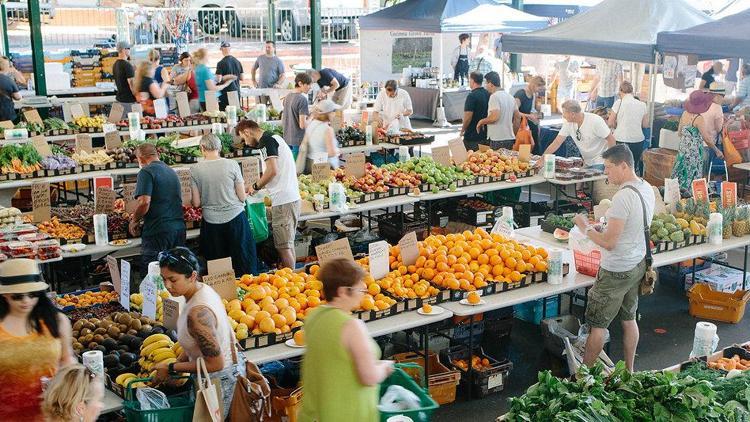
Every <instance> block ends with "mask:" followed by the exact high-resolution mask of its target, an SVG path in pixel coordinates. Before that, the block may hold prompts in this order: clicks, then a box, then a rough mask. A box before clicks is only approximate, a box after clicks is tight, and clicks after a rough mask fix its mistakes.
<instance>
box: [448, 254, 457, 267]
mask: <svg viewBox="0 0 750 422" xmlns="http://www.w3.org/2000/svg"><path fill="white" fill-rule="evenodd" d="M457 259H458V258H457V257H455V256H453V255H448V265H453V264H455V263H456V260H457Z"/></svg>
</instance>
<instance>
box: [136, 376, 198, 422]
mask: <svg viewBox="0 0 750 422" xmlns="http://www.w3.org/2000/svg"><path fill="white" fill-rule="evenodd" d="M146 381H151V378H140V379H133V380H131V382H128V387H127V390H126V395H125V397H126V398H127V399H126V400H125V401H123V402H122V407H123V413H124V414H125V419H126V420H127V421H128V422H190V421H192V420H193V411H194V410H195V394H193V390H192V389H191V390H190V391H187V392H185V393H182V394H179V395H175V396H169V397H167V401H169V405H170V408H169V409H159V410H141V405H140V403H138V399H136V398H135V392H134V391H133V388H131V387H130V385H132V384H134V383H136V382H146ZM188 382H190V381H188Z"/></svg>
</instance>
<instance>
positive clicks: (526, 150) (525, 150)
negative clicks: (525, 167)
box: [518, 144, 531, 163]
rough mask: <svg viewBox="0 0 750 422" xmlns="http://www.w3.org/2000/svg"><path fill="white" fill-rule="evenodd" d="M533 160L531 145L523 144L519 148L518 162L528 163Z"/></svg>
mask: <svg viewBox="0 0 750 422" xmlns="http://www.w3.org/2000/svg"><path fill="white" fill-rule="evenodd" d="M530 158H531V145H529V144H523V145H519V146H518V161H521V162H523V163H528V162H529V159H530Z"/></svg>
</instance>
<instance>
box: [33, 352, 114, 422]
mask: <svg viewBox="0 0 750 422" xmlns="http://www.w3.org/2000/svg"><path fill="white" fill-rule="evenodd" d="M96 382H102V381H101V379H100V378H99V377H97V376H95V375H94V374H93V373H92V372H91V371H90V370H89V369H88V368H86V367H85V366H83V365H78V364H75V365H70V366H67V367H65V368H63V369H61V370H60V371H58V372H57V375H55V377H54V378H53V379H52V381H50V383H49V385H48V386H47V389H46V390H45V391H44V397H43V400H42V412H43V413H44V416H45V417H46V418H47V420H64V421H69V420H74V419H75V418H74V416H76V415H75V411H76V409H75V407H76V406H77V405H78V404H80V403H86V402H88V401H90V400H93V399H94V394H95V393H94V383H96Z"/></svg>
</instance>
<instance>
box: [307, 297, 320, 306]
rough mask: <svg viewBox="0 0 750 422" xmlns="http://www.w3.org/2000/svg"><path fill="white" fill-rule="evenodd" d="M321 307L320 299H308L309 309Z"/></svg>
mask: <svg viewBox="0 0 750 422" xmlns="http://www.w3.org/2000/svg"><path fill="white" fill-rule="evenodd" d="M318 305H320V299H318V298H317V297H315V296H312V297H309V298H308V299H307V307H308V308H314V307H316V306H318Z"/></svg>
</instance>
